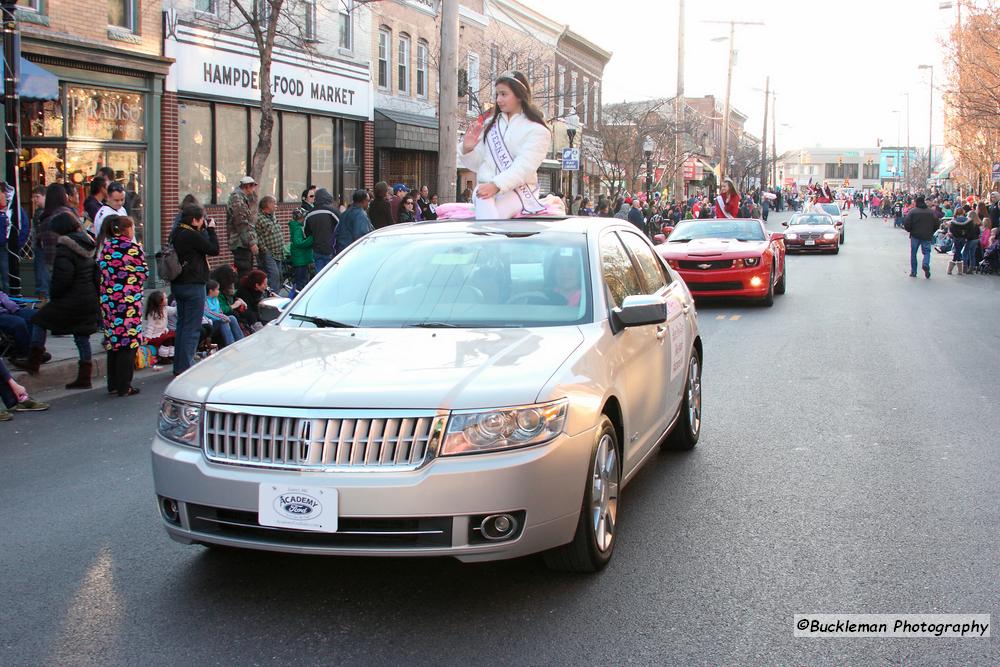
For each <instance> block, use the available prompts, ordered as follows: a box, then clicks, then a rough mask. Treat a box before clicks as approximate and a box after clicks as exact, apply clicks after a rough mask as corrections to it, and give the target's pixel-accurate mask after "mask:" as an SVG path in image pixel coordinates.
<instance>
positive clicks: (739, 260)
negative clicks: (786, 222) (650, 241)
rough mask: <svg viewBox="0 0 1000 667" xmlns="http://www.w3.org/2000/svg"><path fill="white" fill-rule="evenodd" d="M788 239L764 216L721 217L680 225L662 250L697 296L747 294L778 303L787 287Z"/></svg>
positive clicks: (662, 246) (764, 301)
mask: <svg viewBox="0 0 1000 667" xmlns="http://www.w3.org/2000/svg"><path fill="white" fill-rule="evenodd" d="M784 237H785V235H784V234H783V233H781V232H769V231H767V229H766V228H765V227H764V223H763V222H762V221H761V220H755V219H751V218H715V219H711V220H696V221H690V222H688V223H685V224H683V225H681V226H679V227H677V228H676V229H674V231H673V233H672V234H671V235H670V236H669V237H668V238H667V240H666V242H665V243H662V244H660V245H658V246H656V249H657V251H658V252H659V253H660V256H661V257H663V259H665V260H666V261H667V263H668V264H669V265H670V266H671V267H672V268H673V269H674V270H676V271H677V272H678V273H680V275H681V277H682V278H684V282H685V283H686V284H687V286H688V289H689V290H691V293H692V294H693V295H694V296H695V297H716V296H718V297H721V296H726V297H745V298H750V299H755V300H759V301H761V303H763V304H764V305H765V306H772V305H774V295H775V294H784V293H785V289H786V285H785V283H786V279H785V273H786V270H785V244H784Z"/></svg>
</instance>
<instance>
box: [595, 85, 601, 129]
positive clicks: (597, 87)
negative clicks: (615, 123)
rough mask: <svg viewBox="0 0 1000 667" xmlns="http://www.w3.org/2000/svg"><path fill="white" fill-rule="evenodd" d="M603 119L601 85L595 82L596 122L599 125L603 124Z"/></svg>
mask: <svg viewBox="0 0 1000 667" xmlns="http://www.w3.org/2000/svg"><path fill="white" fill-rule="evenodd" d="M602 118H603V115H602V112H601V84H600V82H598V81H595V82H594V122H595V123H596V124H597V125H600V124H601V120H602Z"/></svg>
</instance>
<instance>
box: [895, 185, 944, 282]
mask: <svg viewBox="0 0 1000 667" xmlns="http://www.w3.org/2000/svg"><path fill="white" fill-rule="evenodd" d="M914 201H915V203H916V205H915V206H914V207H913V208H911V209H910V212H909V213H907V214H906V218H904V220H903V229H905V230H906V231H908V232H910V277H911V278H916V277H917V249H918V248H919V249H920V251H921V252H922V253H923V255H924V261H923V267H924V276H926V277H927V278H930V277H931V245H933V241H934V232H936V231H937V229H938V219H937V216H936V215H934V212H933V211H931V210H930V209H929V208H927V202H926V201H925V200H924V196H923V195H917V197H916V199H915V200H914Z"/></svg>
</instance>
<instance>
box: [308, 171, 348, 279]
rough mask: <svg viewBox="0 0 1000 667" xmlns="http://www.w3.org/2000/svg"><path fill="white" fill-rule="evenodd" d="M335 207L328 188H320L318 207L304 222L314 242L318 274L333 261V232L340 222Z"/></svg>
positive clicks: (314, 258)
mask: <svg viewBox="0 0 1000 667" xmlns="http://www.w3.org/2000/svg"><path fill="white" fill-rule="evenodd" d="M335 207H336V204H335V203H334V201H333V195H332V194H330V192H329V191H328V190H327V189H326V188H320V189H319V190H317V191H316V207H315V208H314V209H313V210H312V211H310V212H309V213H308V214H307V215H306V218H305V220H304V221H303V224H304V228H305V233H306V236H311V237H312V240H313V260H314V261H315V263H316V273H319V272H320V271H321V270H322V269H323V267H324V266H326V265H327V264H329V263H330V260H331V259H333V230H334V229H336V227H337V222H339V220H340V218H339V217H338V216H337V214H336V213H335V212H334V208H335Z"/></svg>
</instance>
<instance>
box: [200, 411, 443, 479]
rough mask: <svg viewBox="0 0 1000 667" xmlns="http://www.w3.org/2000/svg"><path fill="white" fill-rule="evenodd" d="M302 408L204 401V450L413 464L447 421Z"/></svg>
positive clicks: (308, 463)
mask: <svg viewBox="0 0 1000 667" xmlns="http://www.w3.org/2000/svg"><path fill="white" fill-rule="evenodd" d="M308 412H309V411H296V413H297V414H294V415H292V414H275V413H274V412H269V411H268V410H267V409H266V408H262V409H259V410H253V411H249V410H245V409H243V408H240V409H239V410H238V411H237V410H230V409H226V408H214V407H213V406H209V408H208V409H207V410H206V411H205V416H204V452H205V456H206V457H207V458H208V459H209V460H210V461H213V462H215V463H226V464H232V465H246V466H254V467H262V468H281V469H291V470H325V471H350V472H354V471H398V470H413V469H416V468H419V467H420V466H421V465H423V464H424V463H425V462H426V461H428V460H429V459H430V458H431V457H433V456H434V455H435V454H436V452H437V448H438V444H439V442H440V439H441V437H442V435H443V434H444V429H445V425H446V422H447V417H446V416H444V415H437V414H407V415H401V416H385V415H383V414H381V412H380V413H365V412H364V411H353V412H348V411H344V412H339V411H337V412H336V413H335V414H333V413H331V412H330V411H325V412H323V413H319V414H316V415H315V416H311V415H309V414H308ZM403 412H405V411H403Z"/></svg>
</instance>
